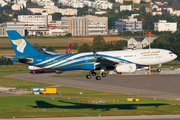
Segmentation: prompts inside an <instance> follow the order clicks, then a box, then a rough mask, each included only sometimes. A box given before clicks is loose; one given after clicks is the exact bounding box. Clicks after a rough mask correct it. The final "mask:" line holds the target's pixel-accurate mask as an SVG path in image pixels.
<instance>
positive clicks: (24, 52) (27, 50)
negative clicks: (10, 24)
mask: <svg viewBox="0 0 180 120" xmlns="http://www.w3.org/2000/svg"><path fill="white" fill-rule="evenodd" d="M7 34H8V36H9V40H10V41H11V44H12V46H13V49H14V52H15V53H16V56H17V57H22V58H23V57H32V56H39V55H45V54H43V53H41V52H39V51H37V50H36V49H35V48H34V47H33V46H32V45H31V44H29V43H28V42H27V41H26V40H25V39H24V38H23V37H22V36H21V35H20V34H19V33H18V32H17V31H15V30H7Z"/></svg>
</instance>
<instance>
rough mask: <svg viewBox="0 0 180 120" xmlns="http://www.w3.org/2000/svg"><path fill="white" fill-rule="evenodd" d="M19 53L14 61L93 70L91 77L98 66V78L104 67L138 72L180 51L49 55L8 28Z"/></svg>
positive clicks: (129, 51)
mask: <svg viewBox="0 0 180 120" xmlns="http://www.w3.org/2000/svg"><path fill="white" fill-rule="evenodd" d="M7 34H8V36H9V39H10V41H11V44H12V46H13V49H14V51H15V53H16V57H9V56H4V57H7V58H11V59H12V60H13V61H16V62H21V63H25V64H28V65H33V66H36V67H41V68H47V69H55V70H89V71H90V73H89V74H88V75H86V78H87V79H91V77H92V76H96V72H95V70H101V72H100V75H97V76H96V80H100V79H101V77H105V76H106V74H105V73H104V72H103V71H104V70H112V69H113V70H115V71H116V72H135V71H136V70H137V68H139V67H145V66H148V65H158V64H162V63H166V62H169V61H172V60H174V59H176V57H177V55H175V54H174V53H172V52H171V51H169V50H164V49H137V50H117V51H103V52H85V53H76V54H72V53H71V54H62V55H56V54H55V55H46V54H43V53H40V52H39V51H37V50H36V49H35V48H34V47H32V46H31V45H30V44H29V43H28V42H27V41H26V40H25V39H24V38H23V37H22V36H21V35H19V33H17V32H16V31H15V30H9V31H7Z"/></svg>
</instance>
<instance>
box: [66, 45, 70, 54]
mask: <svg viewBox="0 0 180 120" xmlns="http://www.w3.org/2000/svg"><path fill="white" fill-rule="evenodd" d="M70 51H71V43H70V44H69V46H68V48H67V50H66V54H69V53H70Z"/></svg>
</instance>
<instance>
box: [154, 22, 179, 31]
mask: <svg viewBox="0 0 180 120" xmlns="http://www.w3.org/2000/svg"><path fill="white" fill-rule="evenodd" d="M154 31H159V32H161V31H171V32H175V31H177V22H167V20H159V22H155V23H154Z"/></svg>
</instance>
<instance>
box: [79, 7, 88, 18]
mask: <svg viewBox="0 0 180 120" xmlns="http://www.w3.org/2000/svg"><path fill="white" fill-rule="evenodd" d="M77 14H78V16H82V15H87V14H88V6H87V5H86V6H84V7H83V8H78V13H77Z"/></svg>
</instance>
